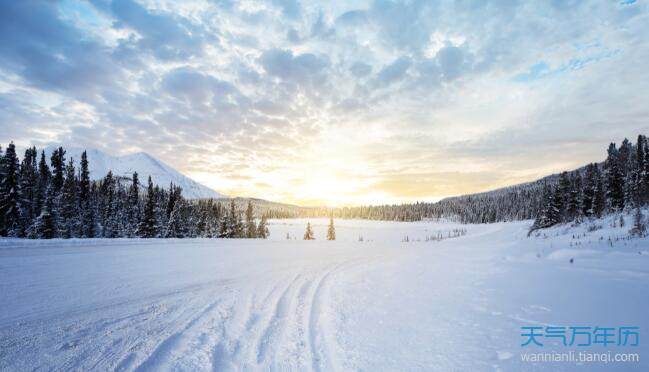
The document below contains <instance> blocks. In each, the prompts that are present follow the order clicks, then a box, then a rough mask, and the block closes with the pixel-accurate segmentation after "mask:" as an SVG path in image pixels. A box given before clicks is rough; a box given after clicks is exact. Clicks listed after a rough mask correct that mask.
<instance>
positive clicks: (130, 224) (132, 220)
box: [126, 172, 141, 238]
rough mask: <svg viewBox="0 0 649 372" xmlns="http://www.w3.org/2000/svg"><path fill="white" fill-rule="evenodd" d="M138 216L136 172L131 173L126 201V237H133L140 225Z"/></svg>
mask: <svg viewBox="0 0 649 372" xmlns="http://www.w3.org/2000/svg"><path fill="white" fill-rule="evenodd" d="M140 214H141V212H140V178H139V176H138V174H137V172H133V176H132V178H131V185H130V186H129V188H128V195H127V201H126V218H127V226H126V236H127V237H129V238H130V237H133V236H135V231H136V230H137V226H138V225H139V224H140Z"/></svg>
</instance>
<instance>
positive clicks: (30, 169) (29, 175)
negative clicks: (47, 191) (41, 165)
mask: <svg viewBox="0 0 649 372" xmlns="http://www.w3.org/2000/svg"><path fill="white" fill-rule="evenodd" d="M37 158H38V153H37V152H36V148H35V147H32V148H28V149H27V150H25V156H24V157H23V161H22V163H21V165H20V187H19V191H20V196H19V200H20V228H21V233H20V236H21V237H24V236H27V235H28V234H29V228H30V227H31V225H32V223H33V221H34V219H35V218H36V217H37V216H36V193H37V190H38V173H37V171H36V169H37V165H36V164H37V163H36V159H37Z"/></svg>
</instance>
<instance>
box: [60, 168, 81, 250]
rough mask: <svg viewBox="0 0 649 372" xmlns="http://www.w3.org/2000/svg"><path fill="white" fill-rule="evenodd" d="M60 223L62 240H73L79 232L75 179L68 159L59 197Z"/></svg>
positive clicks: (73, 170)
mask: <svg viewBox="0 0 649 372" xmlns="http://www.w3.org/2000/svg"><path fill="white" fill-rule="evenodd" d="M61 203H62V205H61V221H62V225H60V226H59V229H60V231H61V237H62V238H66V239H69V238H74V237H76V236H77V233H78V231H79V226H78V224H79V222H80V221H79V210H78V205H79V204H78V201H77V179H76V174H75V169H74V160H73V159H72V158H70V160H69V161H68V164H67V165H66V167H65V180H64V181H63V188H62V197H61Z"/></svg>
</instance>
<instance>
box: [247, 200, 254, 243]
mask: <svg viewBox="0 0 649 372" xmlns="http://www.w3.org/2000/svg"><path fill="white" fill-rule="evenodd" d="M256 237H257V226H256V225H255V217H254V214H253V210H252V202H251V201H250V200H248V207H247V208H246V238H248V239H253V238H256Z"/></svg>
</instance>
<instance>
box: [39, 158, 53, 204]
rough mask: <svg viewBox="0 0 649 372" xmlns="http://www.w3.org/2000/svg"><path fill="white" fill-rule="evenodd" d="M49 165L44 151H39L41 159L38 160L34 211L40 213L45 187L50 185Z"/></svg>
mask: <svg viewBox="0 0 649 372" xmlns="http://www.w3.org/2000/svg"><path fill="white" fill-rule="evenodd" d="M50 178H51V173H50V167H49V166H48V165H47V161H46V160H45V151H41V159H40V161H39V162H38V192H37V195H36V211H37V213H39V214H40V211H41V208H43V203H44V202H45V197H46V196H47V189H48V187H49V185H50Z"/></svg>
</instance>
